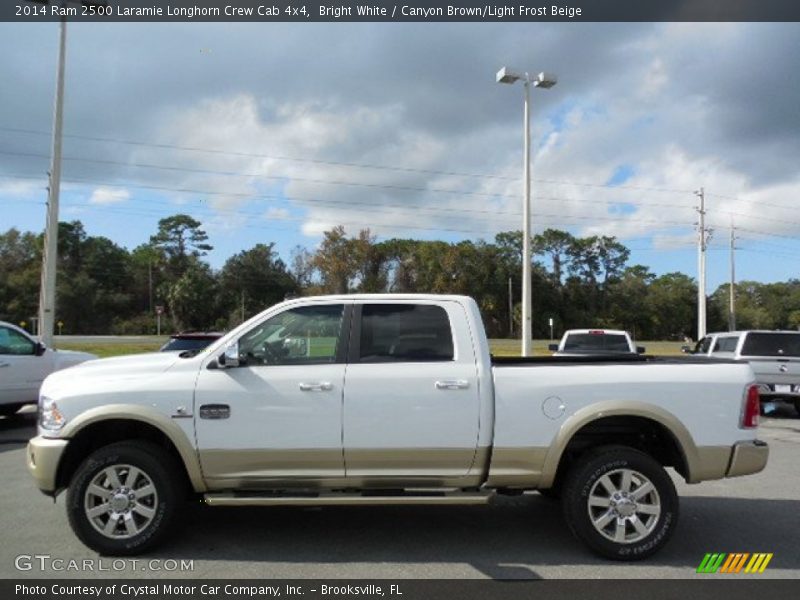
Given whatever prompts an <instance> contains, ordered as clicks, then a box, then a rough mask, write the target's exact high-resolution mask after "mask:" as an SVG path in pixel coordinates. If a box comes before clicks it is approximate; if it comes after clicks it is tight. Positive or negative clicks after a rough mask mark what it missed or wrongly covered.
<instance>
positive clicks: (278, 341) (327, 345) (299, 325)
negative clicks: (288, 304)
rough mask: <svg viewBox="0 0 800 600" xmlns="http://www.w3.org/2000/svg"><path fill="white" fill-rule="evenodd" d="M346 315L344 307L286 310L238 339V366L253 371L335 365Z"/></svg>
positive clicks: (332, 305) (322, 306)
mask: <svg viewBox="0 0 800 600" xmlns="http://www.w3.org/2000/svg"><path fill="white" fill-rule="evenodd" d="M343 315H344V305H343V304H324V305H319V306H302V307H298V308H291V309H289V310H286V311H284V312H282V313H280V314H278V315H275V316H274V317H271V318H270V319H267V320H266V321H264V322H263V323H260V324H259V325H256V326H255V327H254V328H253V329H251V330H250V331H248V332H247V333H246V334H244V335H243V336H242V337H241V338H240V339H239V362H240V364H242V365H247V366H251V367H252V366H265V365H266V366H269V365H313V364H326V363H327V364H330V363H335V362H336V357H337V353H338V352H337V351H338V347H339V340H340V339H341V330H342V317H343Z"/></svg>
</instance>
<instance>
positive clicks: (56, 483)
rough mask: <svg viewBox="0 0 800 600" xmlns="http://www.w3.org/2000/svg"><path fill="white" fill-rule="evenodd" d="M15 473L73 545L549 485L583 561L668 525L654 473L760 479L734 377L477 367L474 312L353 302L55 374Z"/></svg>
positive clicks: (425, 302) (319, 300) (133, 548)
mask: <svg viewBox="0 0 800 600" xmlns="http://www.w3.org/2000/svg"><path fill="white" fill-rule="evenodd" d="M40 411H41V414H40V422H39V431H38V436H37V437H36V438H34V439H32V440H31V442H30V444H29V447H28V452H27V460H28V468H29V470H30V473H31V474H32V475H33V477H34V478H35V480H36V483H37V484H38V487H39V488H40V489H41V490H42V491H44V492H45V493H46V494H48V495H53V496H54V495H55V494H57V493H58V492H59V491H61V490H62V489H64V488H68V493H67V514H68V517H69V522H70V524H71V526H72V528H73V530H74V532H75V533H76V534H77V536H78V537H79V538H80V539H81V540H82V541H83V542H84V543H85V544H87V545H88V546H89V547H91V548H93V549H95V550H97V551H99V552H101V553H104V554H113V555H124V554H136V553H141V552H144V551H146V550H148V549H150V548H153V547H154V546H155V545H156V544H157V543H158V542H160V541H161V540H163V539H164V537H165V535H166V534H167V532H168V530H169V529H170V526H171V525H172V524H173V522H174V521H175V519H176V516H177V514H178V513H179V511H180V510H181V508H180V502H181V501H182V500H183V499H184V498H185V497H186V495H187V494H188V495H192V496H195V497H196V496H200V497H202V498H203V499H204V500H205V502H206V503H207V504H209V505H228V506H253V505H264V506H274V505H340V504H389V503H410V504H441V503H447V504H459V503H486V502H488V501H490V499H491V498H492V496H493V495H495V494H520V493H523V492H525V491H530V490H537V489H539V490H549V491H550V492H554V493H556V492H557V493H559V494H560V495H561V497H562V503H563V508H564V514H565V517H566V522H567V524H568V525H569V527H570V529H571V530H572V531H573V532H574V533H575V535H577V537H578V538H580V539H581V540H583V541H584V542H585V543H586V544H587V545H588V546H589V547H590V548H591V549H592V550H594V551H595V552H597V553H599V554H601V555H603V556H606V557H609V558H613V559H620V560H633V559H640V558H644V557H646V556H649V555H651V554H653V553H654V552H656V551H657V550H658V549H659V548H661V547H662V546H663V545H664V544H665V543H666V541H667V539H668V538H669V537H670V534H671V533H672V532H673V530H674V528H675V525H676V520H677V517H678V499H677V496H676V492H675V488H674V486H673V483H672V480H671V479H670V477H669V475H668V473H667V472H666V470H665V468H666V467H672V468H674V469H675V470H676V471H677V472H678V473H680V474H681V475H682V476H683V477H684V478H685V480H686V481H688V482H690V483H695V482H699V481H704V480H708V479H721V478H724V477H735V476H739V475H746V474H748V473H756V472H758V471H760V470H762V469H763V468H764V466H765V465H766V462H767V456H768V448H767V445H766V444H765V443H764V442H761V441H759V440H758V439H757V436H756V432H757V423H758V393H757V389H756V387H755V386H754V385H753V372H752V370H751V369H750V367H749V366H748V365H747V364H746V363H734V362H719V363H717V362H714V363H713V364H712V363H709V361H702V360H694V361H693V360H692V359H687V360H679V361H670V360H663V359H652V358H645V357H641V356H636V355H631V356H627V357H618V358H613V357H602V358H592V357H578V358H558V357H556V358H551V357H543V358H505V359H499V358H492V356H491V355H490V353H489V344H488V341H487V339H486V335H485V332H484V329H483V324H482V322H481V317H480V313H479V311H478V306H477V304H476V303H475V301H474V300H472V299H470V298H467V297H463V296H434V295H355V296H327V297H315V298H300V299H295V300H290V301H287V302H284V303H281V304H278V305H276V306H273V307H271V308H269V309H268V310H266V311H265V312H263V313H261V314H260V315H258V316H256V317H254V318H252V319H250V320H249V321H247V322H246V323H244V324H242V325H241V326H239V327H238V328H236V329H235V330H233V331H231V332H230V333H227V334H226V335H225V336H223V337H222V338H221V339H220V340H218V341H216V342H214V343H212V344H211V345H210V346H208V347H207V348H206V349H204V350H201V351H195V352H192V351H190V352H185V353H182V354H180V355H176V354H173V353H160V354H148V355H138V356H129V357H121V358H112V359H105V360H99V361H93V362H90V363H86V364H85V365H83V366H79V367H76V368H74V369H70V370H69V371H68V372H66V373H63V374H59V373H56V374H54V375H51V376H50V377H48V378H47V380H46V381H45V383H44V385H43V387H42V391H41V399H40Z"/></svg>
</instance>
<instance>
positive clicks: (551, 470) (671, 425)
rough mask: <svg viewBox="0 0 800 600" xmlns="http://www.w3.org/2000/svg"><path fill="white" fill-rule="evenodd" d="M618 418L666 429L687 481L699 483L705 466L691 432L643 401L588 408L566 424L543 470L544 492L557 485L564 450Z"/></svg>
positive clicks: (610, 402)
mask: <svg viewBox="0 0 800 600" xmlns="http://www.w3.org/2000/svg"><path fill="white" fill-rule="evenodd" d="M617 416H619V417H642V418H645V419H649V420H651V421H654V422H656V423H658V424H659V425H661V426H663V427H664V429H665V430H666V431H667V432H669V433H670V435H672V438H673V439H674V440H675V443H676V444H677V446H678V449H679V451H680V453H681V455H682V457H683V461H684V463H685V465H686V481H687V482H689V483H692V482H694V481H698V480H699V479H698V477H699V476H700V474H701V471H702V465H701V460H700V454H699V452H698V450H697V445H696V444H695V441H694V438H692V435H691V434H690V433H689V430H688V429H686V426H685V425H684V424H683V423H681V422H680V420H679V419H678V418H677V417H676V416H675V415H673V414H672V413H670V412H669V411H667V410H665V409H663V408H661V407H660V406H656V405H654V404H648V403H643V402H640V401H628V400H608V401H604V402H598V403H596V404H590V405H588V406H584V407H583V408H581V409H579V410H577V411H576V412H575V413H573V414H572V415H570V416H569V417H568V418H567V419H566V421H564V424H563V425H562V426H561V428H560V429H559V431H558V433H557V434H556V437H555V438H553V441H552V443H551V444H550V449H549V450H548V452H547V456H546V457H545V461H544V465H543V467H542V476H541V480H540V483H539V485H540V486H541V487H543V488H547V487H550V486H552V485H553V482H554V481H555V478H556V473H557V471H558V466H559V464H560V462H561V458H562V456H563V454H564V450H566V448H567V445H568V444H569V442H570V441H571V440H572V438H573V437H574V436H575V434H576V433H578V431H580V430H581V429H582V428H583V427H585V426H586V425H589V424H590V423H593V422H594V421H597V420H599V419H603V418H605V417H617Z"/></svg>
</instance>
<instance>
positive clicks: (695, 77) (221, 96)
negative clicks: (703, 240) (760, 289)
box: [0, 23, 800, 292]
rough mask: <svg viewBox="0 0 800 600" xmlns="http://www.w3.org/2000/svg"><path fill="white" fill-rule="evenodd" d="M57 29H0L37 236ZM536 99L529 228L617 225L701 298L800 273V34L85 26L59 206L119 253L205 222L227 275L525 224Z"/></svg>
mask: <svg viewBox="0 0 800 600" xmlns="http://www.w3.org/2000/svg"><path fill="white" fill-rule="evenodd" d="M57 39H58V28H57V25H56V24H54V23H36V24H27V23H26V24H18V23H17V24H9V23H0V56H2V58H0V82H2V85H0V230H5V229H7V228H9V227H12V226H13V227H17V228H20V229H24V230H37V231H38V230H41V229H42V227H43V223H44V214H45V206H44V202H45V200H46V191H45V187H46V172H47V170H48V168H49V154H50V143H51V142H50V137H49V132H50V130H51V127H52V104H53V92H54V79H55V62H56V46H57ZM504 65H507V66H509V67H513V68H516V69H519V70H530V71H532V72H534V71H535V72H538V71H539V70H547V71H552V72H554V73H556V74H557V75H558V77H559V83H558V85H557V86H556V87H554V88H552V89H550V90H539V89H535V90H533V92H532V101H533V111H532V133H533V141H534V166H533V179H534V181H533V198H534V209H533V211H534V213H533V214H534V228H535V231H537V232H538V231H541V230H542V229H544V228H545V227H556V228H561V229H567V230H569V231H571V232H573V233H574V234H576V235H590V234H604V235H614V236H617V237H618V238H620V239H621V240H622V241H623V242H624V243H626V244H627V245H628V246H629V247H630V248H631V249H632V261H631V262H638V263H642V264H645V265H648V266H650V267H651V268H652V269H653V270H654V271H655V272H657V273H659V274H660V273H665V272H669V271H676V270H680V271H683V272H686V273H688V274H690V275H692V276H695V275H696V260H697V259H696V246H695V240H696V236H697V234H696V230H695V226H696V225H695V224H696V221H697V213H696V211H695V207H696V206H697V202H698V199H697V197H696V196H695V195H694V193H693V192H694V191H695V190H698V189H699V188H700V187H701V186H702V187H704V189H705V190H706V193H707V196H706V206H707V224H708V225H709V226H710V227H712V228H713V230H714V231H713V237H712V239H711V242H710V244H711V246H710V251H709V274H708V278H709V292H711V291H713V290H714V289H715V288H716V286H717V285H719V284H720V283H722V282H723V281H725V280H726V278H727V277H728V249H727V248H728V235H729V231H728V228H729V227H730V224H731V221H733V222H734V224H735V226H736V228H737V237H738V238H739V239H738V241H737V247H738V248H739V249H740V250H739V251H738V252H737V272H738V275H739V277H740V278H742V279H744V278H748V279H755V280H760V281H780V280H785V279H787V278H789V277H798V276H800V273H799V272H798V268H797V265H798V264H800V214H798V210H797V208H798V207H799V206H800V202H798V199H799V198H800V169H798V164H799V163H798V158H800V85H798V83H797V81H798V77H797V73H798V71H800V25H799V24H780V23H778V24H747V23H744V24H735V23H730V24H713V23H712V24H695V23H682V24H674V23H653V24H647V23H630V24H591V23H579V24H575V23H549V24H544V23H520V24H505V23H500V24H498V23H477V24H466V23H455V24H445V23H423V24H399V23H390V24H376V23H367V24H346V23H330V24H326V23H322V24H216V23H214V24H199V23H185V24H115V23H107V24H80V23H78V24H74V25H70V28H69V33H68V52H67V84H66V104H65V113H64V132H65V138H64V159H65V160H64V166H63V184H62V204H61V218H62V220H73V219H80V220H81V221H83V223H84V225H85V227H86V230H87V231H88V233H90V234H91V235H104V236H107V237H109V238H111V239H113V240H114V241H116V242H117V243H120V244H122V245H124V246H126V247H128V248H133V247H135V246H136V245H138V244H140V243H143V242H145V241H147V239H148V238H149V236H150V235H151V234H152V233H154V232H155V230H156V227H157V222H158V220H159V219H160V218H163V217H165V216H168V215H171V214H174V213H176V212H187V213H189V214H192V215H193V216H195V217H196V218H197V219H199V220H201V221H202V222H203V224H204V226H205V228H206V229H207V231H208V232H209V235H210V238H211V242H212V243H213V245H214V246H215V250H214V251H213V252H212V253H211V254H210V255H209V259H210V261H211V263H212V265H214V266H217V267H218V266H221V264H222V263H223V262H224V260H225V259H226V258H227V257H229V256H230V255H231V254H233V253H235V252H237V251H239V250H242V249H245V248H249V247H251V246H252V245H254V244H255V243H258V242H276V244H277V247H278V249H279V251H280V253H281V254H282V256H283V257H284V259H286V260H287V261H288V259H289V258H290V252H291V250H292V248H293V247H294V246H296V245H298V244H300V245H303V246H307V247H309V248H313V247H314V246H315V245H316V244H317V243H318V242H319V239H320V232H322V231H324V230H325V229H328V228H330V227H332V226H334V225H336V224H343V225H345V227H346V228H347V230H348V231H349V232H351V233H356V232H357V231H358V230H359V229H361V228H365V227H369V228H370V229H371V230H372V231H373V232H374V233H376V234H377V235H378V236H379V237H380V238H387V237H414V238H420V239H446V240H459V239H473V240H477V239H480V238H483V239H486V240H491V239H493V238H494V235H495V234H496V233H497V232H499V231H505V230H511V229H520V228H521V192H522V182H521V173H522V99H523V90H522V87H521V86H520V85H516V86H507V85H498V84H496V83H495V80H494V77H495V72H496V71H497V70H498V69H499V68H500V67H502V66H504Z"/></svg>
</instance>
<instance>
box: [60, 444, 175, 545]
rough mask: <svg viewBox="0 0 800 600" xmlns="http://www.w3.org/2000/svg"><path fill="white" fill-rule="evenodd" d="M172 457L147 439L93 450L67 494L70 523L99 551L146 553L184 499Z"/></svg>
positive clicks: (75, 530)
mask: <svg viewBox="0 0 800 600" xmlns="http://www.w3.org/2000/svg"><path fill="white" fill-rule="evenodd" d="M181 482H182V478H181V473H180V471H179V467H178V465H177V464H176V461H175V460H174V459H173V458H172V456H170V455H169V454H168V453H167V452H166V451H164V450H163V449H162V448H160V447H159V446H157V445H155V444H152V443H150V442H146V441H127V442H119V443H115V444H111V445H108V446H105V447H103V448H100V449H99V450H96V451H95V452H94V453H92V454H91V455H90V456H89V457H88V458H87V459H86V460H85V461H84V462H83V463H82V464H81V466H80V467H78V470H77V471H76V472H75V475H74V477H73V478H72V481H71V482H70V486H69V491H68V493H67V516H68V517H69V524H70V526H71V527H72V530H73V531H74V532H75V535H77V536H78V538H80V540H81V541H82V542H83V543H84V544H86V545H87V546H89V548H91V549H93V550H96V551H97V552H99V553H100V554H105V555H112V556H126V555H134V554H140V553H142V552H145V551H147V550H149V549H151V548H153V547H154V546H156V545H157V544H158V543H159V542H161V540H162V539H163V538H164V536H165V535H166V533H167V532H168V530H169V528H170V527H171V525H172V524H173V522H174V521H175V519H176V516H177V510H178V504H179V503H180V502H181V500H182V497H181V496H182V490H183V487H182V486H181Z"/></svg>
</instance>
